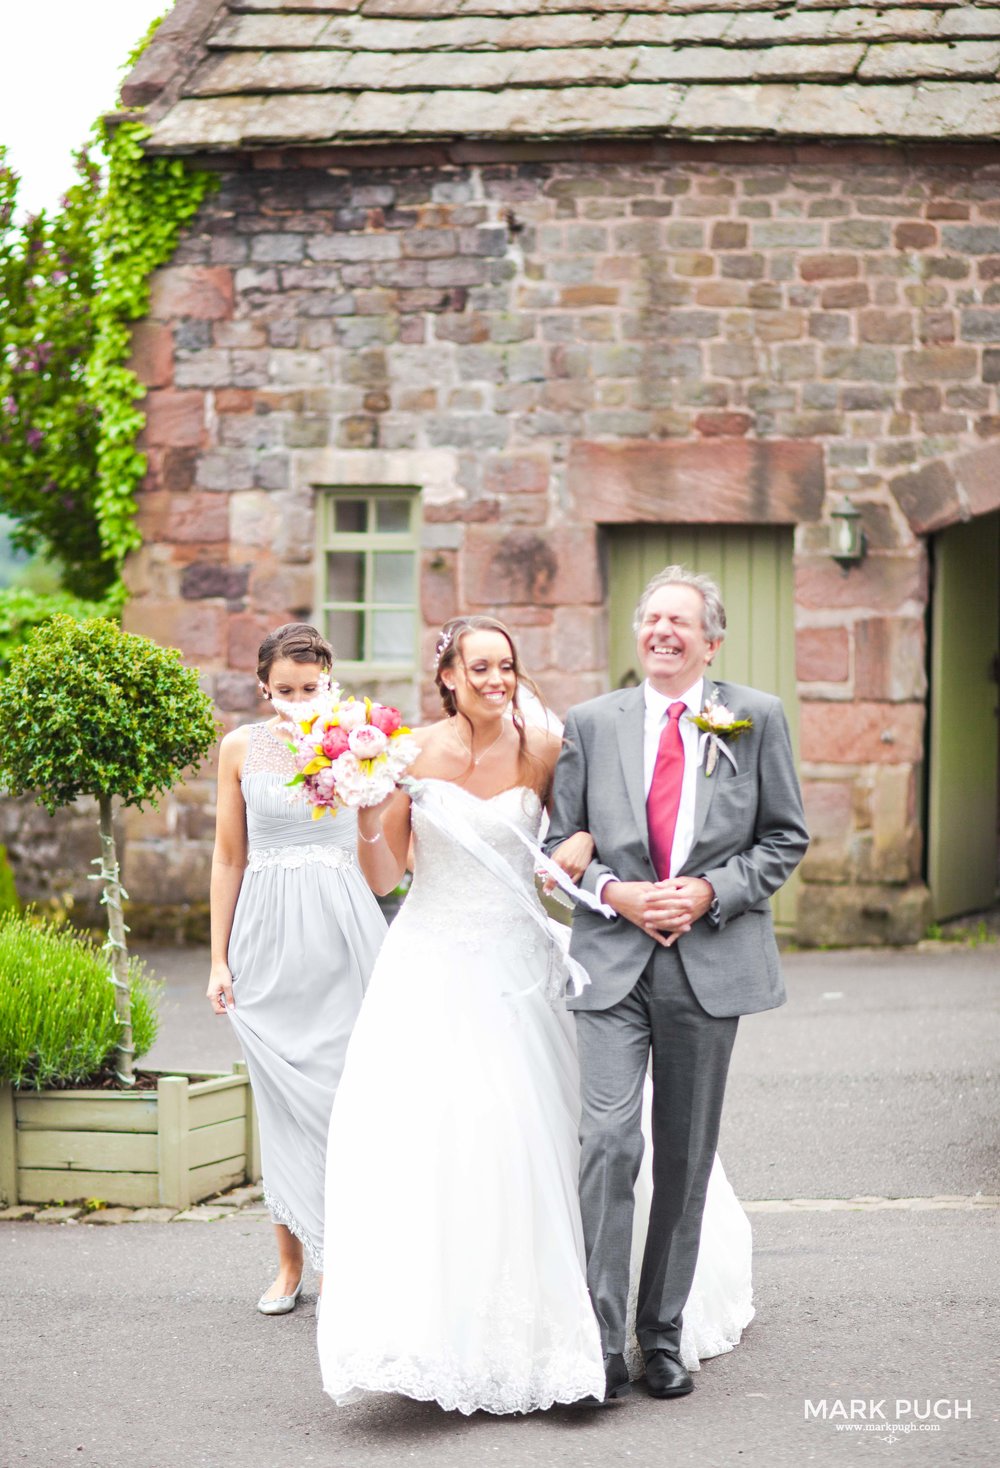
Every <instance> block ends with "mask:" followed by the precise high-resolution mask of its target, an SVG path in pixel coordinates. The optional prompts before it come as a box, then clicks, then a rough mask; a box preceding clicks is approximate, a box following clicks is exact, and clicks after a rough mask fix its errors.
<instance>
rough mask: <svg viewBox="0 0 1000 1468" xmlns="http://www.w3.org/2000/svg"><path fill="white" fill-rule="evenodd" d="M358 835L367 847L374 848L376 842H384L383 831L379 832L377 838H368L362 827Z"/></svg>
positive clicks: (359, 828)
mask: <svg viewBox="0 0 1000 1468" xmlns="http://www.w3.org/2000/svg"><path fill="white" fill-rule="evenodd" d="M358 835H359V836H360V837H361V840H362V841H363V842H364V843H365V845H366V846H374V845H375V843H376V841H381V840H382V832H381V831H379V833H378V835H377V836H366V835H365V833H364V831H362V829H361V827H360V826H359V827H358Z"/></svg>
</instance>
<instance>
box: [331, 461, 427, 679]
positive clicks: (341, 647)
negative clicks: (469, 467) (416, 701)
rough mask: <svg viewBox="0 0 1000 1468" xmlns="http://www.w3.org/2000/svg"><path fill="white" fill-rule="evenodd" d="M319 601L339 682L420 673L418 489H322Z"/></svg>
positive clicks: (393, 677) (407, 676)
mask: <svg viewBox="0 0 1000 1468" xmlns="http://www.w3.org/2000/svg"><path fill="white" fill-rule="evenodd" d="M317 510H318V515H317V523H318V527H319V546H318V552H319V554H318V586H317V595H316V605H317V607H318V609H319V611H320V616H321V621H322V626H323V630H324V631H325V633H326V636H327V637H328V638H329V640H330V642H331V643H332V644H333V652H334V657H335V659H336V667H337V673H338V676H339V677H340V678H341V681H348V680H349V679H350V678H351V677H358V676H359V675H363V676H364V677H366V678H380V679H386V678H389V679H394V680H395V679H406V678H412V677H414V676H415V673H416V669H417V662H418V658H419V630H420V629H419V616H418V605H419V604H418V566H419V550H420V494H419V491H417V490H415V489H404V488H400V489H395V488H393V489H387V488H384V487H378V488H374V487H370V486H364V485H359V486H357V487H354V486H350V487H342V488H337V489H323V490H321V491H320V493H319V502H318V505H317Z"/></svg>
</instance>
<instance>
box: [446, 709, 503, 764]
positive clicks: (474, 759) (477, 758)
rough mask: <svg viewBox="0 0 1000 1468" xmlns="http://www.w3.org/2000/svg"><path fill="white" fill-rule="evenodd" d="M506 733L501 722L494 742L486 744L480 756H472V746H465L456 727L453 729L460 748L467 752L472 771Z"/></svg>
mask: <svg viewBox="0 0 1000 1468" xmlns="http://www.w3.org/2000/svg"><path fill="white" fill-rule="evenodd" d="M453 727H455V726H453ZM506 732H507V730H506V729H505V728H504V726H503V722H502V721H501V725H500V733H499V734H498V735H497V737H496V738H495V739H494V741H493V743H492V744H487V746H486V748H485V749H484V750H483V751H482V753H481V754H473V753H472V746H471V745H467V744H466V742H465V740H464V739H463V738H462V736H461V734H459V732H458V729H457V727H455V738H456V739H457V740H458V742H459V744H460V745H461V746H462V748H463V749H465V750H467V751H468V755H469V758H470V759H471V761H472V765H473V769H475V768H477V767H478V765H479V762H480V760H484V759H485V758H486V756H487V755H488V754H489V752H490V750H491V749H495V748H496V746H497V745H498V744H499V743H500V741H501V739H502V738H503V736H504V735H505V734H506Z"/></svg>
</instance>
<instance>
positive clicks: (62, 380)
mask: <svg viewBox="0 0 1000 1468" xmlns="http://www.w3.org/2000/svg"><path fill="white" fill-rule="evenodd" d="M75 170H76V182H75V183H74V184H73V185H72V186H71V187H70V188H69V189H68V190H67V192H66V194H65V195H64V197H63V200H62V208H61V210H60V211H59V212H58V213H57V214H55V215H54V216H53V217H52V218H49V217H48V216H47V215H46V214H45V213H40V214H36V215H29V216H28V217H27V218H25V219H23V220H21V219H19V218H18V216H17V204H18V187H19V183H20V180H19V178H18V175H17V174H16V173H15V171H14V170H13V169H12V168H11V167H10V166H9V165H8V163H7V156H6V150H5V149H4V148H3V147H2V146H0V507H2V508H3V510H5V511H6V512H7V513H8V514H9V515H10V516H11V517H12V518H13V520H14V529H13V533H12V539H13V541H14V543H15V544H16V545H17V546H18V547H19V548H20V549H22V550H26V551H29V552H36V551H39V550H46V551H49V552H51V553H54V554H55V555H56V556H57V557H58V559H59V561H60V563H61V566H62V571H63V582H64V585H65V586H66V589H67V590H68V591H69V592H72V593H73V594H75V595H76V596H82V597H99V596H102V595H103V594H104V592H105V591H106V590H107V588H108V586H109V585H110V583H111V582H112V581H113V580H114V576H115V570H114V567H113V565H112V564H111V563H110V561H108V560H107V559H106V558H105V554H104V547H103V545H102V543H101V535H100V529H99V526H98V521H97V496H96V482H95V475H94V465H95V462H96V454H97V445H98V439H99V435H100V423H99V418H98V412H97V409H96V407H95V405H94V403H93V402H92V401H91V400H90V397H89V394H88V391H87V388H86V383H85V375H86V370H87V362H88V359H89V357H90V355H91V352H92V350H93V345H94V301H95V297H96V294H97V289H98V284H97V260H96V253H95V217H96V209H97V201H98V198H99V195H100V192H101V181H100V170H99V168H98V166H97V164H96V163H95V162H94V161H93V160H92V158H91V157H90V155H89V154H88V153H87V152H86V151H84V152H81V153H79V154H77V156H76V159H75Z"/></svg>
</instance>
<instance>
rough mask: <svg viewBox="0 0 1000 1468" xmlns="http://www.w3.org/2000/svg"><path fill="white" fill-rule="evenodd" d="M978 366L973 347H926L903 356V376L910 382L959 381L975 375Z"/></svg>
mask: <svg viewBox="0 0 1000 1468" xmlns="http://www.w3.org/2000/svg"><path fill="white" fill-rule="evenodd" d="M978 368H979V354H978V352H977V351H976V348H975V347H928V348H927V349H926V350H925V351H922V352H906V353H905V354H904V356H903V376H904V377H905V378H907V380H908V381H910V382H939V381H948V382H953V381H956V380H958V381H961V380H963V379H965V378H969V377H976V376H977V375H978Z"/></svg>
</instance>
